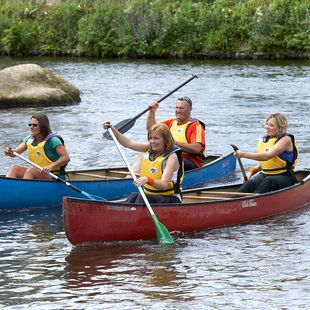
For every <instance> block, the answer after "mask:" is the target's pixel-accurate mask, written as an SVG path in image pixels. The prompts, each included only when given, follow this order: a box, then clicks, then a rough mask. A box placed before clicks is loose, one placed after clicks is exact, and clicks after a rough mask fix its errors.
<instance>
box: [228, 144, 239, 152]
mask: <svg viewBox="0 0 310 310" xmlns="http://www.w3.org/2000/svg"><path fill="white" fill-rule="evenodd" d="M230 145H231V147H232V148H233V149H234V151H238V150H239V148H238V147H237V146H236V145H234V144H230Z"/></svg>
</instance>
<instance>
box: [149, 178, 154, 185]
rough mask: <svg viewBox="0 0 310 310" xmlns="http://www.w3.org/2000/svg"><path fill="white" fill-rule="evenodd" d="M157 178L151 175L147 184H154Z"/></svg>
mask: <svg viewBox="0 0 310 310" xmlns="http://www.w3.org/2000/svg"><path fill="white" fill-rule="evenodd" d="M154 182H155V180H154V179H153V178H151V177H147V184H149V185H152V184H154Z"/></svg>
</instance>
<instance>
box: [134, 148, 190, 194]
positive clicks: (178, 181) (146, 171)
mask: <svg viewBox="0 0 310 310" xmlns="http://www.w3.org/2000/svg"><path fill="white" fill-rule="evenodd" d="M172 153H176V154H177V157H178V162H179V169H178V170H177V171H176V172H174V174H173V176H172V179H171V181H170V182H169V188H168V189H166V190H164V191H162V190H160V189H158V188H156V187H154V186H152V185H150V184H145V185H144V192H145V193H146V194H151V195H152V194H153V195H165V196H171V195H175V194H181V191H182V181H183V176H184V169H183V161H182V156H181V149H180V148H179V147H177V146H174V147H173V149H172V150H171V151H170V152H167V153H166V154H163V155H161V156H159V157H157V158H156V159H155V160H151V159H150V156H151V152H150V150H149V151H147V152H146V153H145V154H144V157H143V161H142V165H141V170H140V175H141V176H146V177H151V178H153V179H155V180H160V179H161V177H162V175H163V171H164V168H165V164H166V163H165V162H166V160H167V159H168V157H169V156H170V155H171V154H172Z"/></svg>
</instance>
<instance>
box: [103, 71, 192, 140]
mask: <svg viewBox="0 0 310 310" xmlns="http://www.w3.org/2000/svg"><path fill="white" fill-rule="evenodd" d="M195 78H198V76H197V75H193V76H192V77H191V78H189V79H188V80H186V81H185V82H184V83H182V84H181V85H179V86H178V87H177V88H175V89H174V90H172V91H171V92H170V93H168V94H167V95H165V96H164V97H162V98H160V99H159V100H157V102H158V103H160V102H161V101H163V100H165V99H166V98H167V97H169V96H170V95H172V94H173V93H175V92H176V91H177V90H179V89H180V88H181V87H183V86H184V85H186V84H187V83H189V82H190V81H191V80H193V79H195ZM150 109H151V108H150V107H148V108H146V109H145V110H144V111H142V112H141V113H139V114H138V115H136V116H135V117H133V118H128V119H125V120H122V121H121V122H119V123H117V124H116V125H115V126H114V127H115V128H116V129H117V130H118V131H119V132H121V133H125V132H126V131H128V130H129V129H130V128H132V127H133V125H134V124H135V122H136V120H137V119H138V118H139V117H140V116H142V115H143V114H144V113H146V112H147V111H149V110H150ZM103 137H104V138H106V139H111V136H110V134H109V131H106V132H104V133H103Z"/></svg>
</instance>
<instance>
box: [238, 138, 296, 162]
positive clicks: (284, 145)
mask: <svg viewBox="0 0 310 310" xmlns="http://www.w3.org/2000/svg"><path fill="white" fill-rule="evenodd" d="M292 150H293V143H292V140H291V138H290V137H288V136H286V137H283V138H282V139H280V140H279V141H278V142H277V143H276V144H274V145H273V146H272V147H271V148H270V150H268V152H267V151H263V152H259V153H248V152H241V151H240V150H238V151H236V152H235V156H236V157H237V158H247V159H253V160H257V161H266V160H269V159H271V158H274V157H276V156H278V155H279V154H281V153H283V152H284V151H292Z"/></svg>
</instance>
